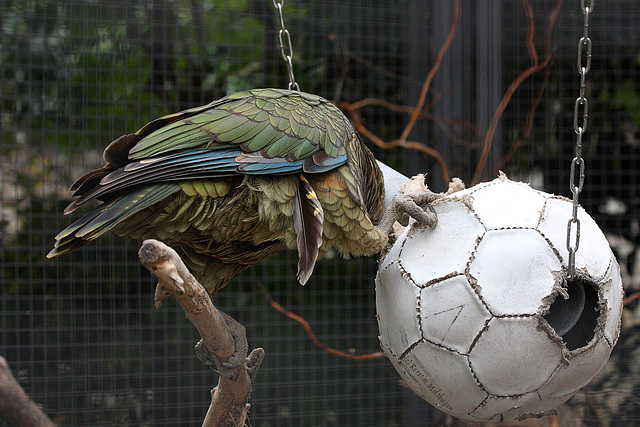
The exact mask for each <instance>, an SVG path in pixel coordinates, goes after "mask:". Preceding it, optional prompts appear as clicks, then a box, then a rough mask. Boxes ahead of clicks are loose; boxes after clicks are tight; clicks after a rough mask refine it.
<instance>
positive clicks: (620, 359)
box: [0, 0, 640, 426]
mask: <svg viewBox="0 0 640 427" xmlns="http://www.w3.org/2000/svg"><path fill="white" fill-rule="evenodd" d="M530 3H531V4H530V5H529V3H527V2H522V1H503V2H484V1H470V0H464V1H460V3H459V5H460V9H459V21H458V23H457V25H456V27H455V36H454V39H453V41H452V44H451V46H450V47H449V49H447V51H446V52H445V54H444V56H443V57H442V61H441V63H440V65H439V69H438V70H437V73H436V74H435V77H434V79H433V81H432V83H431V86H430V89H429V92H428V94H427V97H426V100H425V108H424V109H423V112H425V113H426V114H424V115H423V116H422V118H421V119H420V120H419V121H418V123H417V125H416V126H415V128H414V129H413V131H412V132H411V134H410V137H409V138H408V139H410V140H412V141H418V142H420V143H422V144H424V145H426V146H428V147H431V148H433V149H435V150H437V151H438V153H439V154H440V156H441V157H442V159H443V160H444V163H445V164H446V167H447V170H448V172H449V173H450V175H451V176H459V177H461V178H462V179H463V180H464V181H465V182H466V183H467V184H470V183H471V180H472V177H473V173H474V170H475V168H476V165H477V164H478V159H479V157H480V153H481V149H482V145H483V143H484V140H485V135H486V132H487V129H488V128H489V126H490V123H491V120H492V118H493V117H494V114H495V111H496V108H497V107H498V104H499V103H500V101H501V100H502V99H503V96H504V95H505V93H506V92H507V89H508V88H509V86H510V85H512V83H513V82H514V81H516V79H518V77H519V76H521V75H522V73H523V72H525V71H526V70H527V69H528V68H529V67H531V66H534V65H537V64H541V63H543V62H544V61H545V59H547V56H549V60H550V62H549V65H548V66H546V67H542V68H541V69H540V70H539V71H538V72H536V73H533V74H532V75H530V76H529V77H527V78H526V79H524V80H523V81H522V82H521V83H520V84H518V85H515V87H516V90H515V92H514V93H513V96H512V97H511V98H510V99H509V103H508V105H507V108H506V109H505V111H504V113H503V114H502V116H501V118H500V120H499V121H498V122H497V127H495V135H494V138H493V144H492V146H491V151H490V155H489V157H488V161H487V163H486V166H485V167H484V169H483V171H482V174H481V175H480V178H481V179H482V180H486V179H491V178H493V177H494V176H495V175H496V173H497V169H498V168H500V169H502V170H504V171H505V172H507V174H508V175H509V177H510V178H512V179H517V180H523V181H527V182H530V183H531V184H532V185H533V186H534V187H536V188H539V189H543V190H544V191H547V192H553V193H556V194H562V195H565V196H569V195H570V192H569V169H570V168H569V166H570V163H571V159H572V157H573V146H574V141H575V134H574V132H573V107H574V101H575V99H576V97H577V96H578V87H579V76H578V73H577V69H576V61H577V46H578V40H579V38H580V36H581V34H582V12H581V9H580V2H578V1H577V0H572V1H566V2H562V1H546V0H545V1H535V2H534V1H531V2H530ZM455 4H456V3H455V2H454V1H447V2H443V1H435V0H434V1H420V0H407V1H397V2H389V1H379V0H368V1H365V0H359V1H349V2H345V1H343V0H339V1H338V0H336V1H310V0H286V2H285V4H284V7H283V10H284V13H285V23H286V25H287V28H288V29H289V30H290V31H291V37H292V40H293V48H294V58H293V62H294V71H295V75H296V78H297V80H298V82H299V83H300V86H301V88H302V90H304V91H307V92H313V93H318V94H320V95H322V96H325V97H326V98H328V99H331V100H334V101H335V102H337V103H341V102H344V103H348V104H350V105H352V106H353V105H355V104H354V103H356V102H357V101H361V100H363V99H367V98H375V99H378V100H384V101H386V102H388V103H392V104H394V105H399V106H412V105H415V103H416V102H417V100H418V97H419V93H420V90H421V87H422V84H423V82H424V80H425V78H426V77H427V74H428V73H429V71H430V70H431V69H432V67H433V66H434V64H435V63H436V58H437V54H438V51H439V50H440V48H441V47H442V45H443V43H444V41H445V39H446V37H447V35H448V34H449V31H450V30H451V26H452V22H453V19H454V13H455ZM528 5H529V6H530V7H531V10H532V14H531V15H530V18H531V19H529V18H528V15H527V8H528V7H529V6H528ZM558 8H559V15H558V18H557V21H554V20H553V18H552V17H553V14H554V11H556V10H558ZM639 21H640V2H638V1H637V0H610V1H607V2H602V1H598V2H596V5H595V10H594V13H593V15H592V20H591V29H590V32H589V34H590V36H591V38H592V39H593V55H594V56H593V64H592V70H591V72H590V73H589V75H588V78H587V97H588V99H589V113H590V116H589V122H588V123H589V126H588V130H587V133H586V136H585V140H584V146H585V148H584V152H583V155H584V157H585V160H586V182H585V190H584V192H583V194H582V195H581V204H582V205H583V206H584V207H585V209H586V210H587V211H588V212H589V213H590V214H591V215H593V216H594V217H595V219H596V220H597V221H598V223H599V224H600V226H601V227H602V228H603V230H604V231H605V232H606V234H607V237H608V238H609V239H610V243H611V245H612V247H613V248H614V250H615V251H616V254H617V256H618V260H619V262H620V264H621V267H622V274H623V281H624V284H625V289H626V291H627V294H632V293H633V292H635V291H636V290H638V288H640V268H639V267H638V263H637V262H636V259H637V254H636V249H637V247H638V236H639V235H640V224H639V218H638V207H639V203H640V202H639V194H638V162H639V161H640V156H639V154H638V150H639V148H640V139H639V138H640V87H639V80H638V71H639V69H640V49H639V45H640V31H639V27H638V22H639ZM550 24H553V28H552V32H551V33H550V35H549V38H548V40H549V44H547V32H548V31H549V26H550ZM278 25H279V24H278V20H277V18H276V15H275V14H274V8H273V5H272V2H271V1H270V0H261V1H258V0H219V1H213V0H189V1H188V0H175V1H172V0H153V1H152V0H146V1H142V0H139V1H136V0H130V1H127V2H121V1H92V0H67V1H63V0H59V1H25V0H20V1H17V0H16V1H10V0H0V233H1V235H0V245H1V247H0V354H1V355H3V356H4V357H6V358H7V360H8V361H9V363H10V365H11V367H12V370H13V372H14V374H15V376H16V377H17V378H18V380H19V381H20V383H21V384H22V385H23V386H24V388H25V389H26V391H27V392H28V393H29V394H30V395H31V396H32V397H33V398H34V399H35V400H36V401H37V402H38V403H40V404H42V405H43V407H44V410H45V411H46V413H47V414H48V415H49V416H50V417H51V418H52V419H53V420H54V421H55V422H57V423H59V424H60V425H99V424H103V425H199V424H200V423H201V421H202V419H203V417H204V413H205V412H206V408H207V406H208V403H209V390H210V388H211V387H212V386H213V385H214V384H215V383H216V381H217V379H216V377H215V374H214V373H213V372H208V371H205V370H204V369H203V367H202V366H201V365H200V363H199V362H198V361H197V359H196V358H195V357H194V352H193V345H194V344H195V342H196V341H197V338H198V337H197V335H196V331H195V329H194V328H193V327H192V325H191V324H190V323H189V322H187V321H186V319H185V318H184V315H183V313H182V312H181V310H180V309H179V307H176V304H175V303H174V302H172V301H170V302H167V303H165V304H164V305H163V306H162V307H161V308H160V309H159V310H156V309H155V308H154V307H153V289H154V281H153V280H152V279H151V278H150V275H149V274H148V273H147V272H146V271H145V270H144V269H143V268H142V267H141V266H140V265H139V263H138V261H137V255H136V252H137V249H138V247H139V242H136V241H133V240H131V239H124V238H117V237H113V236H111V235H110V236H108V237H105V238H102V239H100V240H99V241H97V242H95V243H93V244H91V245H89V246H87V247H86V248H85V249H82V250H80V251H77V252H75V253H73V254H71V255H68V256H64V257H61V258H56V259H55V260H46V259H45V255H46V253H47V252H48V251H49V250H50V248H51V246H52V244H53V237H54V235H55V234H56V233H57V232H58V231H59V230H60V229H62V228H63V227H64V226H66V225H67V224H68V223H69V221H70V219H69V218H65V217H63V216H62V213H61V212H62V209H63V207H64V206H66V204H67V203H68V201H69V193H68V192H67V188H68V186H69V185H70V184H71V183H72V182H73V180H74V179H75V178H77V177H78V176H79V175H81V174H82V173H83V172H84V171H85V170H87V169H89V168H92V167H96V166H99V165H101V163H102V161H101V158H100V156H101V153H102V150H103V149H104V147H105V146H106V145H107V144H108V143H109V142H110V141H111V140H113V139H114V138H116V137H118V136H119V135H121V134H123V133H128V132H131V131H134V130H136V129H138V128H140V127H141V126H142V125H144V124H145V123H147V122H148V121H150V120H152V119H153V118H155V117H158V116H160V115H163V114H166V113H169V112H173V111H178V110H181V109H184V108H187V107H192V106H195V105H200V104H203V103H207V102H210V101H211V100H213V99H216V98H219V97H222V96H224V95H226V94H228V93H232V92H235V91H238V90H242V89H248V88H253V87H267V86H274V87H286V85H287V81H288V80H287V73H286V69H285V67H284V63H283V61H282V59H281V57H280V51H279V48H278V46H277V44H278V37H277V29H278V27H277V26H278ZM528 37H531V40H532V43H533V45H534V46H535V48H536V54H537V55H533V54H532V53H531V51H530V50H528V49H527V40H528ZM536 56H537V58H536ZM396 110H398V109H390V108H386V107H384V106H380V105H368V106H365V107H363V108H361V109H359V110H358V112H359V114H360V118H361V119H362V122H363V123H364V125H365V126H366V127H367V128H368V129H369V130H370V131H372V132H373V133H374V134H375V135H377V136H378V137H380V138H381V139H382V140H384V141H392V140H394V139H397V138H398V137H399V136H400V134H401V133H402V130H403V128H404V126H406V124H407V123H408V121H409V115H408V114H407V113H406V112H403V111H396ZM367 142H368V143H369V145H370V146H371V147H372V149H373V150H374V152H375V154H376V156H377V157H378V158H379V159H381V160H383V161H385V162H387V163H388V164H390V165H391V166H393V167H394V168H396V169H398V170H400V171H401V172H403V173H404V174H406V175H409V176H411V175H413V174H415V173H419V172H428V173H429V184H430V185H431V187H432V188H433V189H434V190H437V191H440V190H443V189H444V188H445V187H444V182H443V178H442V168H441V167H440V166H438V164H437V162H435V161H434V158H433V157H430V156H429V155H427V154H425V153H423V152H420V151H414V150H410V149H407V148H393V149H382V148H378V147H375V145H374V144H373V143H371V141H367ZM513 148H517V150H515V154H514V155H512V154H511V150H512V149H513ZM503 160H504V161H503ZM376 265H377V264H376V259H375V258H370V259H357V260H349V261H343V260H341V259H339V258H336V257H334V258H331V257H328V258H327V259H325V260H323V261H321V262H320V263H319V264H318V265H317V266H316V269H315V272H314V275H313V276H312V278H311V280H310V281H309V283H308V284H307V285H306V287H304V288H302V287H300V286H299V285H298V284H297V282H296V280H295V269H296V254H295V253H285V254H282V255H280V256H277V257H274V258H271V259H269V260H267V261H266V262H263V263H262V264H260V265H257V266H255V267H254V268H252V269H250V270H248V271H246V272H245V273H243V274H241V275H240V276H238V277H237V278H235V279H234V280H233V281H232V283H231V284H230V285H229V286H228V287H227V288H226V289H225V290H224V291H223V292H221V293H220V294H219V295H218V296H217V297H216V303H217V304H218V305H219V306H220V307H221V308H222V309H223V310H225V311H227V312H228V313H229V314H231V315H232V316H234V317H235V318H236V319H238V320H240V321H241V322H242V323H243V324H244V325H245V326H246V327H247V335H248V337H249V343H250V346H251V347H257V346H260V347H263V348H264V349H265V350H266V358H265V362H264V364H263V366H262V368H261V370H260V372H259V374H258V377H257V383H256V389H255V392H254V393H253V397H252V411H251V414H250V423H251V425H252V426H300V425H320V426H324V425H326V426H330V425H349V426H355V425H362V426H374V425H375V426H396V425H398V426H399V425H430V424H432V423H437V422H438V420H440V418H441V416H442V414H440V413H439V412H438V411H436V410H435V409H432V408H431V407H429V406H428V405H427V404H426V403H424V402H423V401H421V400H420V399H419V398H417V397H415V396H414V395H413V393H412V392H411V391H409V390H408V389H406V388H404V387H403V386H402V385H401V384H399V376H398V375H397V374H396V372H395V371H394V370H393V368H392V367H391V365H390V363H389V362H388V361H387V360H385V359H381V360H376V361H370V362H353V361H349V360H345V359H340V358H337V357H335V356H331V355H329V354H327V353H325V352H323V351H322V350H320V349H318V348H317V347H315V346H314V345H313V343H312V342H311V341H310V340H309V339H308V337H307V336H306V335H305V334H304V332H303V329H302V327H300V326H299V325H298V324H296V323H294V322H292V321H291V320H289V319H287V318H285V317H284V316H283V315H281V314H280V313H278V312H276V311H275V310H273V309H272V308H271V307H270V306H269V305H268V303H267V301H266V299H265V298H264V297H263V296H262V294H261V293H260V291H259V287H260V286H262V287H264V288H265V289H266V290H268V291H269V292H270V293H271V294H272V295H273V297H274V298H275V299H276V300H277V301H278V302H279V303H281V304H282V305H284V306H285V307H286V308H287V309H289V310H292V311H294V312H296V313H297V314H299V315H301V316H303V317H304V318H306V319H307V320H308V321H309V322H310V324H311V326H312V327H313V328H314V330H315V333H316V334H317V335H318V337H319V338H320V339H321V340H322V341H324V342H325V343H326V344H327V345H330V346H332V347H335V348H337V349H341V350H344V351H352V350H353V351H355V352H357V353H367V352H376V351H379V350H380V348H379V343H378V339H377V325H376V320H375V300H374V299H375V298H374V297H375V296H374V286H373V278H374V276H375V271H376ZM639 309H640V308H639V305H638V304H637V302H631V303H629V304H628V305H627V306H626V307H625V313H624V321H623V330H622V336H621V338H620V341H619V343H618V346H617V347H616V348H615V349H614V352H613V355H612V358H611V360H610V362H609V364H608V365H607V366H606V368H605V369H604V370H603V372H602V373H601V374H600V375H599V376H598V377H597V378H596V380H595V381H594V382H593V383H592V384H591V385H589V386H588V387H587V388H586V389H584V390H583V391H581V392H580V393H578V394H577V395H576V396H575V397H574V398H572V399H571V400H570V401H569V404H568V405H569V410H570V411H573V419H574V420H579V421H582V422H584V423H585V424H587V425H637V424H638V422H639V418H640V412H639V411H640V407H639V405H640V401H639V399H638V396H640V372H639V369H640V363H639V362H640V355H639V354H638V353H639V351H640V350H639V348H640V347H639V346H638V338H637V333H636V332H637V329H638V324H639V321H640V317H639V314H638V310H639ZM0 425H2V421H1V420H0Z"/></svg>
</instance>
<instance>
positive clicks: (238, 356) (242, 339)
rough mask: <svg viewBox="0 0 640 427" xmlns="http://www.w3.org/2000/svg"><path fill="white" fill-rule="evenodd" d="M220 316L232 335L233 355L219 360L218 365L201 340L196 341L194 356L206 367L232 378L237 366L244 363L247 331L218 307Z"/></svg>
mask: <svg viewBox="0 0 640 427" xmlns="http://www.w3.org/2000/svg"><path fill="white" fill-rule="evenodd" d="M218 311H219V312H220V314H221V315H222V317H223V318H224V321H225V323H226V324H227V327H228V328H229V332H230V333H231V336H232V337H233V340H234V342H235V344H236V349H235V352H234V353H233V355H231V357H229V358H228V359H227V360H225V361H221V362H220V366H217V365H216V362H215V359H214V358H213V356H212V355H211V352H210V351H209V349H208V348H207V346H206V345H205V343H204V341H203V340H200V341H198V343H197V344H196V356H198V359H200V361H201V362H202V363H203V364H204V365H205V366H207V367H209V368H211V369H212V370H214V371H215V372H217V373H218V374H219V375H220V376H222V377H226V378H232V377H233V376H234V375H235V374H236V371H237V370H238V368H239V367H240V366H241V365H242V364H243V363H244V361H245V359H246V358H247V353H248V351H249V344H248V342H247V331H246V329H245V327H244V326H242V324H240V323H238V322H237V321H236V320H235V319H234V318H233V317H231V316H229V315H228V314H227V313H225V312H223V311H222V310H220V309H218Z"/></svg>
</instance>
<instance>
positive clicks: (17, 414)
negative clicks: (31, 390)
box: [0, 356, 55, 427]
mask: <svg viewBox="0 0 640 427" xmlns="http://www.w3.org/2000/svg"><path fill="white" fill-rule="evenodd" d="M0 417H2V418H3V419H4V420H5V421H6V422H7V424H9V425H15V426H28V427H31V426H33V427H48V426H55V424H54V423H53V422H52V421H51V420H50V419H49V417H47V415H46V414H45V413H44V412H43V411H42V409H41V408H40V406H38V405H37V404H36V403H34V401H33V400H31V399H30V398H29V396H27V393H25V391H24V390H23V389H22V387H20V384H18V382H17V381H16V379H15V377H14V376H13V375H12V374H11V369H10V368H9V364H8V363H7V361H6V360H5V359H4V357H2V356H0Z"/></svg>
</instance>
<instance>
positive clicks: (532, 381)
mask: <svg viewBox="0 0 640 427" xmlns="http://www.w3.org/2000/svg"><path fill="white" fill-rule="evenodd" d="M469 361H470V364H471V368H472V370H473V372H474V373H475V375H476V378H477V379H478V380H479V381H480V383H481V384H482V385H483V387H484V388H485V390H486V391H487V392H488V393H490V394H492V395H495V396H516V395H521V394H525V393H529V392H531V391H535V390H537V389H538V388H539V387H540V386H542V385H543V384H544V383H546V382H547V380H548V379H549V377H551V374H553V372H554V371H555V370H556V368H557V367H558V365H560V363H561V361H562V351H561V349H560V346H559V345H558V344H556V343H555V342H553V341H551V339H549V337H548V336H547V334H546V333H545V332H544V331H543V330H541V329H539V328H538V319H536V318H535V317H515V318H514V317H510V318H495V317H494V318H493V319H491V320H490V321H489V326H488V329H487V330H485V331H483V332H482V334H481V335H480V337H479V338H478V340H477V342H476V343H475V345H474V346H473V348H472V349H471V351H470V352H469Z"/></svg>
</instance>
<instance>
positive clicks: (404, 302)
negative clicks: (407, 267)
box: [376, 261, 422, 357]
mask: <svg viewBox="0 0 640 427" xmlns="http://www.w3.org/2000/svg"><path fill="white" fill-rule="evenodd" d="M419 297H420V288H418V287H417V286H415V285H414V284H413V283H411V282H410V281H409V280H408V279H407V278H406V277H403V276H402V272H401V271H400V268H399V266H398V262H397V261H395V262H393V263H391V264H389V265H387V267H386V268H385V269H384V270H382V271H380V272H379V273H378V276H377V277H376V306H377V310H378V326H379V330H380V341H381V342H382V343H383V345H385V346H386V347H387V348H388V349H389V350H390V351H391V353H392V355H393V356H395V357H399V356H400V355H401V354H402V353H403V352H404V351H405V350H406V349H408V348H409V346H410V345H411V344H414V343H415V342H417V341H418V340H420V339H422V333H421V332H420V328H419V325H418V298H419Z"/></svg>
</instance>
